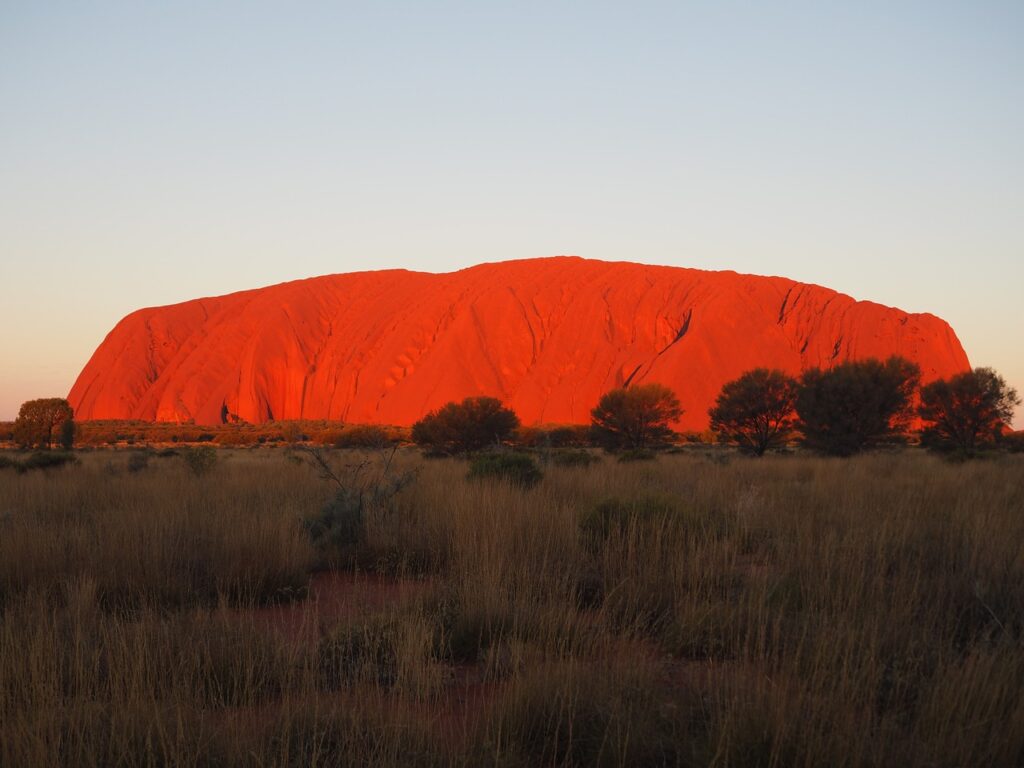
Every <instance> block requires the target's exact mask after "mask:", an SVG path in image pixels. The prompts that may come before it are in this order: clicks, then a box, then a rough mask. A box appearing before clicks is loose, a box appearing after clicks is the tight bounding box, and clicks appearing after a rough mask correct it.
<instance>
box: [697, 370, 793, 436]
mask: <svg viewBox="0 0 1024 768" xmlns="http://www.w3.org/2000/svg"><path fill="white" fill-rule="evenodd" d="M796 395H797V382H796V379H794V378H792V377H791V376H787V375H786V374H785V373H784V372H783V371H778V370H768V369H767V368H755V369H754V370H752V371H748V372H747V373H745V374H743V375H742V376H740V377H739V378H738V379H735V380H734V381H730V382H728V383H727V384H726V385H725V386H723V387H722V391H721V393H720V394H719V395H718V399H717V400H716V401H715V405H714V407H713V408H712V409H711V410H710V411H708V415H709V416H710V417H711V429H712V430H714V431H715V433H716V434H718V435H719V436H721V437H724V438H725V439H727V440H733V441H735V442H737V443H739V445H740V448H741V449H743V450H745V451H749V452H751V453H753V454H755V455H757V456H761V455H763V454H764V452H765V451H767V450H768V449H769V448H773V447H775V446H777V445H780V444H782V443H784V442H785V441H786V440H787V439H788V438H789V436H790V434H791V432H792V428H793V422H794V417H795V413H794V408H795V406H796Z"/></svg>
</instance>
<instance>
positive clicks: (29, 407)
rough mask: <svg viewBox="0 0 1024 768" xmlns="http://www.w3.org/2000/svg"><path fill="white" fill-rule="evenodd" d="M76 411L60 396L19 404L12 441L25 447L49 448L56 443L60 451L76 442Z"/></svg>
mask: <svg viewBox="0 0 1024 768" xmlns="http://www.w3.org/2000/svg"><path fill="white" fill-rule="evenodd" d="M74 419H75V412H74V410H72V408H71V406H70V405H69V404H68V401H67V400H65V399H64V398H62V397H46V398H42V399H39V400H29V401H28V402H25V403H22V405H21V409H20V410H19V411H18V418H17V419H16V420H15V422H14V442H16V443H17V444H18V445H20V446H23V447H26V448H49V447H50V446H52V445H53V443H54V440H57V441H58V442H59V443H60V445H61V446H62V447H63V448H70V447H71V446H72V445H73V444H74V441H75V421H74Z"/></svg>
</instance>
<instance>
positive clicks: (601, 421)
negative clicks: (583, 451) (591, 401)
mask: <svg viewBox="0 0 1024 768" xmlns="http://www.w3.org/2000/svg"><path fill="white" fill-rule="evenodd" d="M682 414H683V409H682V408H681V407H680V406H679V399H678V398H677V397H676V395H675V393H674V392H673V391H672V390H671V389H669V388H668V387H666V386H664V385H662V384H642V385H639V386H635V387H629V388H626V387H623V388H620V389H613V390H611V391H610V392H606V393H605V394H604V395H603V396H602V397H601V400H600V401H599V402H598V404H597V407H596V408H594V410H592V411H591V412H590V417H591V427H590V434H591V438H592V439H593V441H594V442H595V443H597V444H598V445H600V446H602V447H604V448H608V449H611V450H616V449H619V448H646V447H648V446H650V445H654V444H657V443H661V442H665V441H666V440H668V439H669V438H671V437H672V434H673V432H672V429H671V428H670V427H669V424H670V423H671V422H673V421H676V420H678V419H679V417H680V416H682Z"/></svg>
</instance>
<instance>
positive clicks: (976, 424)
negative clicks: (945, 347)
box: [918, 368, 1020, 457]
mask: <svg viewBox="0 0 1024 768" xmlns="http://www.w3.org/2000/svg"><path fill="white" fill-rule="evenodd" d="M1018 405H1020V399H1019V398H1018V397H1017V392H1016V390H1014V389H1013V388H1012V387H1010V386H1009V385H1008V384H1007V383H1006V381H1005V380H1004V379H1003V377H1002V376H1000V375H999V374H998V373H996V372H995V371H993V370H992V369H991V368H975V369H974V370H973V371H965V372H963V373H959V374H957V375H956V376H953V377H952V378H950V379H939V380H938V381H933V382H932V383H931V384H928V385H927V386H925V387H924V388H922V389H921V405H920V407H919V408H918V415H919V416H920V417H921V420H922V421H923V422H924V425H925V426H924V431H923V432H922V435H921V442H922V443H923V444H924V445H926V446H928V447H929V448H936V449H946V450H949V449H952V450H955V451H957V452H958V453H960V454H961V455H962V456H964V457H971V456H974V455H975V454H976V453H977V452H978V450H979V449H980V448H982V447H984V446H986V445H991V444H993V443H994V442H995V441H996V440H997V439H998V438H999V436H1000V434H1001V433H1002V430H1003V428H1004V426H1005V425H1006V424H1009V423H1010V420H1011V419H1012V418H1013V411H1014V408H1015V407H1016V406H1018Z"/></svg>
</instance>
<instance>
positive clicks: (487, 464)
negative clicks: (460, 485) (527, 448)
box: [468, 453, 544, 488]
mask: <svg viewBox="0 0 1024 768" xmlns="http://www.w3.org/2000/svg"><path fill="white" fill-rule="evenodd" d="M468 477H470V478H471V479H484V478H492V479H501V480H505V481H507V482H509V483H512V484H513V485H519V486H522V487H523V488H530V487H532V486H534V485H536V484H537V483H538V482H540V480H541V478H542V477H544V474H543V473H542V472H541V471H540V467H538V466H537V462H535V461H534V460H533V457H532V456H530V455H528V454H525V453H485V454H483V455H480V456H477V457H476V458H475V459H473V463H472V464H471V465H470V468H469V475H468Z"/></svg>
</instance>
